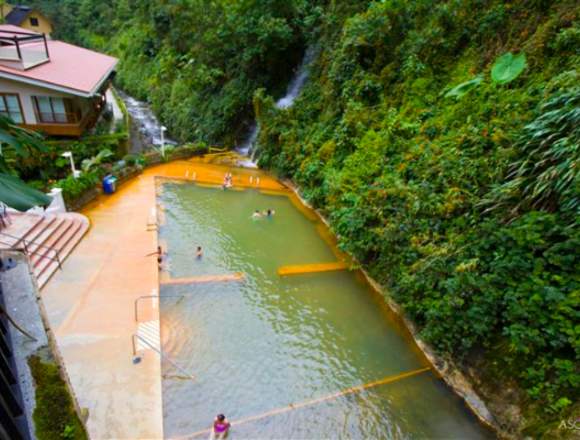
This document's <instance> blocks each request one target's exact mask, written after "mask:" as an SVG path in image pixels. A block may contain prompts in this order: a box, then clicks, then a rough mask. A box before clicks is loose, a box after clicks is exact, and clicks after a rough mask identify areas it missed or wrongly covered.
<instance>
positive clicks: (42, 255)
mask: <svg viewBox="0 0 580 440" xmlns="http://www.w3.org/2000/svg"><path fill="white" fill-rule="evenodd" d="M0 235H6V236H7V237H10V238H15V239H16V240H17V241H16V242H14V243H12V244H10V243H5V242H3V244H5V245H6V246H10V248H11V249H18V248H17V247H15V246H17V245H19V244H20V243H22V244H23V245H24V246H23V249H24V253H25V254H26V255H31V254H40V253H39V252H37V251H36V250H34V251H30V250H29V249H28V247H29V245H30V244H34V245H36V246H37V247H42V248H45V249H48V250H49V251H53V252H54V255H55V256H56V258H53V257H51V256H49V255H45V254H40V258H48V259H49V260H52V261H56V262H57V263H58V268H59V269H61V270H62V261H61V259H60V254H59V251H58V249H56V248H54V247H51V246H46V245H44V244H42V243H37V242H35V241H34V240H26V239H25V238H23V237H17V236H15V235H12V234H9V233H7V232H2V231H0Z"/></svg>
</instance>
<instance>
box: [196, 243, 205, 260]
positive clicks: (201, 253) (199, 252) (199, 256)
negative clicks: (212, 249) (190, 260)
mask: <svg viewBox="0 0 580 440" xmlns="http://www.w3.org/2000/svg"><path fill="white" fill-rule="evenodd" d="M201 257H203V251H202V250H201V246H198V247H197V251H196V253H195V258H197V259H198V260H201Z"/></svg>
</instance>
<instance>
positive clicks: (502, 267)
mask: <svg viewBox="0 0 580 440" xmlns="http://www.w3.org/2000/svg"><path fill="white" fill-rule="evenodd" d="M37 3H39V4H40V6H41V7H43V8H45V10H46V11H47V12H48V13H52V14H53V16H54V17H55V20H56V22H57V28H58V29H59V31H58V32H59V33H60V37H61V38H65V39H69V40H71V41H74V42H78V43H81V44H84V45H88V46H91V47H95V48H99V49H101V50H106V51H109V52H111V53H113V54H116V55H117V56H119V57H120V58H121V65H120V68H119V74H118V78H117V82H118V85H119V86H120V87H122V88H124V89H125V90H127V91H128V92H129V93H131V94H133V95H135V96H137V97H139V98H141V99H148V100H150V101H151V103H152V105H153V108H154V109H155V111H156V112H157V113H158V114H159V115H160V117H161V119H162V120H163V121H164V123H165V124H166V125H167V126H168V127H169V129H170V131H171V132H172V134H173V135H174V136H175V137H177V138H179V139H181V140H182V141H194V140H195V141H205V142H213V143H225V144H226V145H229V146H233V145H234V144H235V143H236V142H239V140H240V139H241V138H242V137H243V134H244V133H245V132H247V128H248V125H249V123H250V121H251V120H252V119H253V117H254V115H255V116H256V117H257V118H258V120H259V122H260V125H261V132H260V138H259V153H260V164H261V165H262V166H264V167H268V168H271V169H273V170H276V171H277V172H278V173H279V174H280V175H281V176H283V177H289V178H291V179H293V180H294V181H295V182H296V183H297V184H298V185H299V187H300V188H301V190H302V192H303V194H304V195H305V197H306V198H307V199H308V200H309V201H310V202H311V203H312V204H314V205H315V206H316V207H318V208H320V209H321V210H322V211H323V212H324V213H325V214H326V215H327V216H328V218H329V220H330V222H331V224H332V227H333V229H334V231H335V232H336V233H337V235H338V236H339V240H340V245H341V246H342V247H343V248H344V249H345V250H347V251H349V252H350V253H352V254H353V255H354V256H356V257H357V259H358V260H359V261H360V263H361V264H362V265H363V266H364V267H365V268H367V269H368V270H369V271H370V273H371V274H372V275H373V276H374V277H375V278H376V279H377V280H379V281H380V282H381V283H383V284H384V285H385V286H386V287H387V290H388V293H389V294H390V295H392V296H393V297H394V298H395V299H396V301H397V302H398V303H399V304H401V305H402V306H403V308H404V310H405V312H406V313H407V314H408V316H409V317H410V318H412V320H413V321H414V322H415V323H416V324H417V326H418V327H419V328H420V331H421V335H422V337H424V338H425V339H426V340H428V341H429V342H430V343H431V344H432V345H433V346H435V347H436V348H437V349H438V350H439V352H440V353H443V354H448V355H450V356H451V357H452V358H453V359H455V360H456V361H458V362H459V363H460V364H461V365H463V366H464V367H466V371H467V370H469V371H471V372H472V373H471V374H474V375H475V376H480V377H483V378H484V379H485V378H487V379H488V380H487V382H488V383H491V382H494V381H495V382H498V385H497V387H496V388H495V389H494V390H493V391H490V390H489V387H487V388H486V387H482V389H481V391H482V393H483V394H484V395H485V396H486V397H488V398H489V399H493V398H494V391H495V392H496V394H497V395H498V396H500V397H501V396H502V391H503V390H505V389H508V388H509V389H513V387H516V388H517V389H518V390H524V391H522V392H521V393H516V394H515V397H514V394H512V395H511V397H510V398H513V399H515V403H517V404H518V405H520V406H521V407H523V408H524V409H525V410H524V416H525V419H523V421H521V423H520V425H521V426H520V428H521V427H526V429H527V432H528V433H532V434H537V435H539V434H541V433H544V432H546V431H547V430H550V429H552V431H551V433H552V434H553V433H554V432H556V431H555V429H556V428H554V427H555V426H557V424H558V422H559V421H560V420H562V418H564V417H569V416H570V415H571V414H576V415H577V414H578V411H579V408H578V402H579V400H580V371H579V368H580V279H579V276H580V275H579V274H580V270H579V269H580V254H579V252H578V249H580V232H579V228H578V218H579V217H578V215H579V213H580V212H579V208H580V202H579V193H580V174H579V171H578V160H579V156H580V128H579V127H580V124H579V122H580V105H579V103H580V81H579V76H578V66H579V65H580V24H579V13H580V7H579V6H578V4H577V2H575V1H568V0H560V1H545V0H512V1H498V0H485V1H484V0H447V1H437V2H436V1H431V0H419V1H402V0H383V1H378V0H377V1H369V0H366V1H356V0H344V1H331V0H329V1H322V0H321V1H306V0H244V1H242V0H240V1H231V0H214V1H211V2H208V1H202V0H166V1H152V0H142V1H131V0H113V1H110V2H108V4H104V3H103V2H99V1H96V0H59V1H56V0H39V1H37ZM309 46H310V47H313V48H315V50H316V51H317V53H318V56H317V59H316V61H315V62H314V63H313V65H312V66H311V73H310V82H309V83H308V85H307V86H306V88H305V89H304V91H303V93H302V95H301V97H300V98H299V100H298V101H297V102H296V104H295V105H294V106H293V107H291V108H289V109H277V108H276V107H275V106H274V101H275V98H276V97H278V96H279V95H280V94H281V93H282V91H283V90H284V88H285V85H286V84H287V81H288V78H289V76H290V75H291V72H292V69H293V67H295V66H296V65H297V64H298V63H299V60H300V58H301V56H302V54H303V53H304V51H305V49H306V48H307V47H309ZM473 366H476V367H477V368H475V373H473V371H474V368H468V367H473ZM504 384H509V386H506V387H504ZM497 415H498V417H499V418H500V419H501V418H502V414H497ZM561 434H562V435H564V434H563V433H561Z"/></svg>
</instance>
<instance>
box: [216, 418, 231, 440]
mask: <svg viewBox="0 0 580 440" xmlns="http://www.w3.org/2000/svg"><path fill="white" fill-rule="evenodd" d="M229 430H230V422H228V419H226V416H224V415H223V414H218V415H217V416H216V418H215V420H214V421H213V429H212V434H213V435H212V438H216V439H223V438H226V436H227V435H228V431H229Z"/></svg>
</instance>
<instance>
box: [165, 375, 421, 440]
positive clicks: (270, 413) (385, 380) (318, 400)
mask: <svg viewBox="0 0 580 440" xmlns="http://www.w3.org/2000/svg"><path fill="white" fill-rule="evenodd" d="M430 370H431V367H424V368H419V369H417V370H413V371H408V372H406V373H401V374H397V375H394V376H387V377H385V378H383V379H380V380H376V381H374V382H368V383H365V384H363V385H357V386H354V387H350V388H346V389H344V390H342V391H338V392H336V393H332V394H328V395H326V396H322V397H318V398H316V399H311V400H306V401H304V402H299V403H292V404H290V405H288V406H283V407H280V408H276V409H273V410H271V411H268V412H265V413H262V414H258V415H255V416H250V417H246V418H243V419H238V420H234V421H233V422H232V427H234V426H237V425H243V424H245V423H250V422H255V421H256V420H261V419H265V418H268V417H272V416H276V415H279V414H284V413H287V412H290V411H294V410H297V409H301V408H305V407H308V406H313V405H317V404H319V403H323V402H326V401H328V400H333V399H337V398H339V397H343V396H347V395H350V394H356V393H360V392H362V391H364V390H367V389H369V388H375V387H378V386H381V385H387V384H390V383H393V382H398V381H400V380H403V379H407V378H409V377H413V376H417V375H419V374H422V373H425V372H427V371H430ZM211 430H212V428H208V429H203V430H201V431H197V432H194V433H192V434H189V435H185V436H180V437H171V440H187V439H192V438H196V437H200V436H202V435H207V434H211Z"/></svg>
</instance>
